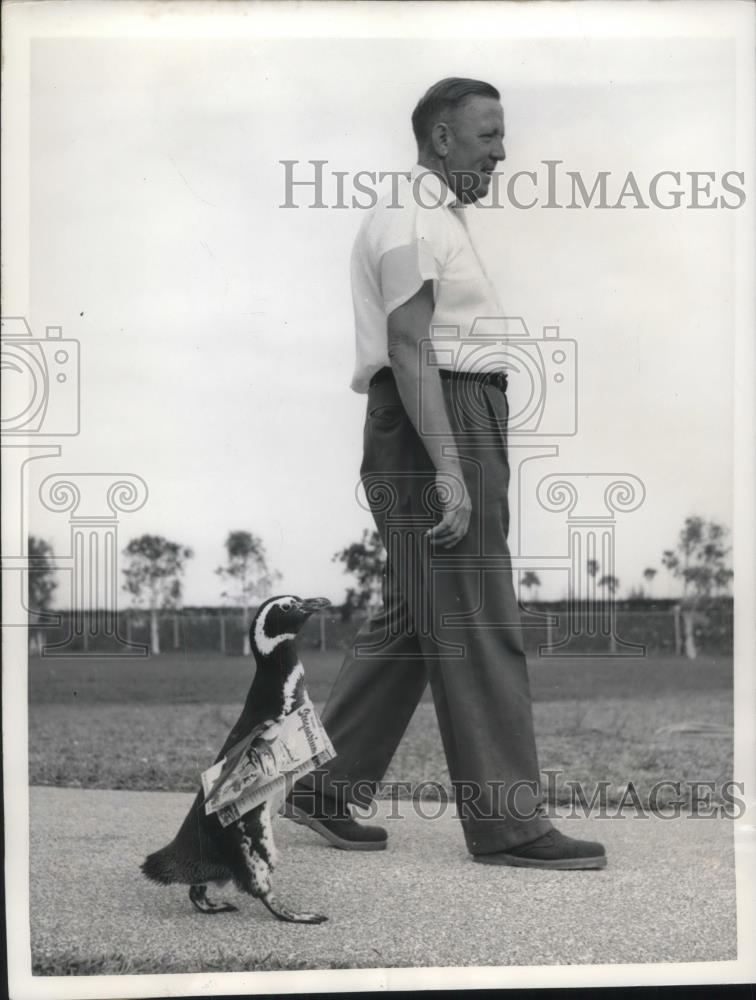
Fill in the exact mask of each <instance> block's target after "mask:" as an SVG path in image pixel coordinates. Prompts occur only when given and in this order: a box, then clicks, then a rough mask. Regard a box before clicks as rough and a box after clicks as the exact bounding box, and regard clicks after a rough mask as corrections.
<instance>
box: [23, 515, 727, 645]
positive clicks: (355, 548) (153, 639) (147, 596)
mask: <svg viewBox="0 0 756 1000" xmlns="http://www.w3.org/2000/svg"><path fill="white" fill-rule="evenodd" d="M727 536H728V530H727V529H726V528H725V527H724V526H723V525H721V524H718V523H716V522H715V521H707V520H705V519H704V518H702V517H699V516H697V515H694V516H690V517H687V518H686V519H685V523H684V525H683V528H682V529H681V531H680V533H679V536H678V539H677V543H676V545H675V546H674V547H673V548H671V549H665V550H664V552H663V553H662V556H661V565H662V566H663V567H665V568H666V569H667V571H668V572H669V573H670V574H671V575H672V577H674V578H676V579H678V580H680V581H681V582H682V586H683V594H682V598H681V600H680V604H679V610H680V616H681V620H682V628H683V636H682V644H683V645H684V651H685V653H686V655H687V656H689V657H691V658H692V657H695V655H696V652H697V650H696V641H695V632H696V627H697V626H698V625H700V624H702V623H703V622H705V620H706V612H707V606H708V605H709V604H710V603H711V602H712V601H713V600H716V599H717V598H719V597H721V596H724V595H725V594H727V593H728V591H729V586H730V583H731V581H732V576H733V571H732V569H731V568H730V566H729V559H728V557H729V555H730V552H731V549H730V547H729V546H728V545H727V544H726V539H727ZM224 548H225V555H226V558H225V563H224V564H223V565H221V566H219V567H218V568H217V569H216V570H215V573H216V575H217V576H218V577H219V578H220V580H221V581H222V583H223V590H222V591H221V593H220V596H221V598H222V599H223V600H224V601H228V602H230V603H231V604H233V605H235V606H237V607H238V608H239V609H240V611H241V618H242V631H243V633H244V653H245V654H247V655H248V654H249V636H248V632H249V624H250V620H251V612H252V609H253V608H254V607H255V606H257V605H258V604H259V603H260V602H261V601H263V600H265V599H266V598H267V597H269V596H271V595H272V594H273V592H274V589H275V587H276V586H277V584H278V582H279V581H280V579H281V574H280V573H279V572H278V571H277V570H275V569H273V568H271V566H270V565H269V563H268V555H267V552H266V549H265V545H264V543H263V541H262V539H261V538H260V537H259V536H258V535H256V534H254V533H253V532H250V531H231V532H229V534H228V536H227V537H226V540H225V543H224ZM123 555H124V557H125V562H126V565H125V566H124V568H123V570H122V572H123V577H124V583H123V587H124V590H125V591H126V592H127V593H128V594H129V595H130V597H131V599H132V603H133V606H134V607H137V608H145V609H146V610H147V611H148V612H149V617H150V648H151V651H152V652H153V653H158V652H159V651H160V637H159V628H158V625H159V614H160V612H162V611H166V610H171V609H173V610H178V609H180V607H181V604H182V598H183V578H184V572H185V569H186V565H187V563H188V561H189V560H190V559H191V558H192V557H193V555H194V553H193V551H192V549H191V548H189V547H188V546H185V545H181V544H180V543H178V542H174V541H171V540H170V539H168V538H165V537H164V536H162V535H151V534H145V535H140V536H139V537H138V538H134V539H132V540H131V541H130V542H129V543H128V545H127V546H126V548H125V549H124V550H123ZM29 557H30V569H29V572H28V579H29V598H30V608H31V609H32V610H33V611H35V612H43V611H47V610H49V608H50V607H51V604H52V600H53V596H54V592H55V589H56V587H57V582H56V580H55V569H54V563H53V551H52V548H51V546H50V545H49V544H48V543H47V542H46V541H45V540H44V539H40V538H37V537H35V536H30V538H29ZM333 561H334V562H340V563H342V564H343V567H344V572H345V573H347V574H349V575H350V576H351V577H352V580H353V585H352V586H350V587H348V588H347V590H346V596H345V600H344V603H343V605H342V606H341V609H340V612H341V617H342V620H344V621H349V620H350V618H351V616H352V614H353V613H354V612H355V611H358V610H359V611H364V612H367V614H368V615H372V614H373V613H375V611H376V610H377V609H378V608H379V607H380V606H381V604H382V594H383V578H384V573H385V567H386V552H385V549H384V547H383V544H382V542H381V538H380V535H379V534H378V532H377V531H375V530H373V531H368V530H367V529H366V530H365V531H363V533H362V536H361V538H360V539H359V540H358V541H355V542H352V543H351V544H350V545H347V546H346V547H345V548H343V549H341V550H340V551H339V552H336V553H334V555H333ZM586 570H587V572H588V574H589V575H590V576H591V577H592V578H594V579H595V578H596V576H598V574H599V572H600V566H599V563H598V562H597V561H596V560H595V559H591V560H588V561H587V564H586ZM657 572H658V570H657V569H656V568H655V567H652V566H649V567H646V569H644V571H643V578H644V580H645V581H646V583H647V584H648V586H649V589H650V587H651V584H652V583H653V580H654V578H655V576H656V574H657ZM619 583H620V581H619V579H618V578H617V577H616V576H614V575H613V574H604V575H602V576H600V577H599V579H598V580H597V582H596V586H598V587H599V588H601V589H602V590H604V591H605V592H607V593H608V595H609V598H610V599H611V600H614V598H615V595H616V593H617V590H618V588H619ZM520 586H521V587H522V588H524V589H525V590H526V591H527V592H528V597H529V598H530V596H531V591H533V592H535V600H537V599H538V589H539V588H540V586H541V581H540V578H539V576H538V574H537V573H536V572H534V571H532V570H528V571H526V572H524V573H523V574H522V575H521V577H520ZM629 596H630V598H631V599H632V598H644V597H645V596H646V594H645V592H644V590H643V587H642V586H641V587H640V588H634V587H633V588H631V590H630V593H629Z"/></svg>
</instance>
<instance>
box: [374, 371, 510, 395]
mask: <svg viewBox="0 0 756 1000" xmlns="http://www.w3.org/2000/svg"><path fill="white" fill-rule="evenodd" d="M438 374H439V375H440V376H441V378H442V379H443V380H444V381H445V382H478V383H480V384H481V385H493V386H495V387H496V388H497V389H501V391H502V392H506V391H507V382H508V379H507V373H506V372H504V371H496V372H453V371H449V370H448V369H446V368H439V370H438ZM393 379H394V372H393V371H392V369H391V368H388V367H387V368H380V369H379V370H378V371H377V372H376V373H375V375H373V377H372V378H371V379H370V385H371V386H374V385H379V384H380V383H381V382H390V381H393Z"/></svg>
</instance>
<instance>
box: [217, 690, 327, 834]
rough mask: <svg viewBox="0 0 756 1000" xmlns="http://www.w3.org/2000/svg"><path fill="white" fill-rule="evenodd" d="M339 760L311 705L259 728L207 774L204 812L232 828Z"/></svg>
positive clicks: (305, 704) (310, 703)
mask: <svg viewBox="0 0 756 1000" xmlns="http://www.w3.org/2000/svg"><path fill="white" fill-rule="evenodd" d="M335 755H336V754H335V751H334V749H333V745H332V744H331V741H330V740H329V738H328V734H327V733H326V731H325V729H324V727H323V723H322V722H321V721H320V719H319V718H318V714H317V712H316V711H315V708H314V706H313V704H312V702H310V701H309V700H308V701H306V702H305V703H304V704H303V705H302V706H300V708H298V709H297V710H296V711H294V712H291V713H290V714H289V715H287V716H285V717H284V719H283V720H282V721H281V722H274V723H271V724H269V725H267V726H259V727H257V729H255V730H253V731H252V733H251V734H250V736H248V737H246V738H245V739H244V740H242V741H241V742H240V743H237V744H236V745H235V746H234V747H232V748H231V749H230V750H229V752H228V754H227V755H226V756H225V757H223V759H222V760H219V761H218V762H217V763H215V764H213V766H212V767H210V768H208V769H207V770H206V771H203V772H202V789H203V791H204V794H205V813H206V815H208V816H210V815H212V814H213V813H216V814H217V816H218V820H219V821H220V823H221V825H222V826H228V825H229V823H233V822H234V820H237V819H239V818H240V817H241V816H243V815H244V814H245V813H247V812H249V810H250V809H254V808H255V806H257V805H259V804H260V803H261V802H264V801H266V800H267V799H271V798H274V797H275V796H277V795H279V794H281V795H283V796H285V795H286V794H287V792H288V790H289V788H291V786H292V785H293V784H294V782H295V781H297V780H298V779H299V778H301V777H302V775H304V774H307V773H308V772H309V771H314V770H315V769H316V768H318V767H320V766H321V765H322V764H324V763H325V762H326V761H328V760H331V759H332V758H333V757H335ZM234 761H235V763H233V762H234ZM229 762H231V766H230V767H229Z"/></svg>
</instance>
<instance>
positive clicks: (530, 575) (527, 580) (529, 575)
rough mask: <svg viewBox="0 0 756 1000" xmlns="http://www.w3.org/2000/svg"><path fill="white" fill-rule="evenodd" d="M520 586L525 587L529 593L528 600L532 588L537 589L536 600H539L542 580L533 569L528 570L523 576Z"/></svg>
mask: <svg viewBox="0 0 756 1000" xmlns="http://www.w3.org/2000/svg"><path fill="white" fill-rule="evenodd" d="M520 586H522V587H524V588H525V589H526V590H527V592H528V598H529V597H530V591H531V589H532V588H534V589H535V599H536V600H538V588H539V587H540V586H541V579H540V577H539V576H538V574H537V573H536V572H534V571H533V570H532V569H529V570H527V571H526V572H525V573H523V574H522V579H521V580H520Z"/></svg>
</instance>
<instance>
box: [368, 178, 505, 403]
mask: <svg viewBox="0 0 756 1000" xmlns="http://www.w3.org/2000/svg"><path fill="white" fill-rule="evenodd" d="M464 213H465V208H464V207H463V206H461V205H458V203H457V200H456V197H455V195H454V194H453V192H452V191H450V190H449V188H448V187H447V186H446V184H445V183H444V181H443V179H442V178H441V177H439V175H438V174H434V173H432V172H430V171H427V170H425V168H423V167H419V166H416V167H415V168H414V169H413V170H412V173H411V175H410V178H409V180H407V179H406V178H405V177H402V178H400V179H399V180H398V182H397V187H396V192H394V191H392V192H391V193H390V194H389V195H387V196H385V197H384V198H382V199H381V200H380V201H379V202H378V203H377V204H376V205H375V207H374V208H372V209H371V210H370V213H369V215H368V216H367V217H366V218H365V220H364V221H363V223H362V225H361V226H360V230H359V232H358V233H357V237H356V239H355V243H354V249H353V250H352V261H351V275H352V299H353V303H354V318H355V335H356V347H357V358H356V365H355V370H354V377H353V378H352V389H354V391H355V392H367V390H368V383H369V382H370V379H371V378H372V376H373V375H374V374H375V373H376V372H377V371H378V370H379V369H380V368H384V367H386V366H387V365H389V357H388V334H387V319H388V316H389V315H390V313H392V312H393V310H394V309H396V308H397V307H398V306H400V305H402V304H403V303H404V302H407V301H408V300H409V299H411V298H412V296H413V295H414V294H415V293H416V292H417V291H418V290H419V289H420V288H421V287H422V285H423V283H424V282H425V281H428V280H431V281H433V295H434V301H435V308H434V311H433V318H432V320H431V327H432V328H433V329H434V346H435V344H436V341H435V335H436V332H437V331H438V330H439V328H444V342H446V339H447V338H448V337H451V341H450V344H451V349H452V352H453V348H454V343H455V342H456V341H457V340H459V341H464V340H465V339H466V338H469V337H470V332H471V329H472V327H473V324H474V323H475V320H476V319H478V318H483V317H485V318H486V319H487V320H491V319H493V320H494V323H495V324H496V321H497V319H499V318H501V321H502V322H505V321H504V319H503V317H504V313H503V310H502V307H501V305H500V303H499V300H498V298H497V295H496V291H495V290H494V288H493V286H492V284H491V282H490V280H489V279H488V276H487V275H486V273H485V271H484V269H483V265H482V264H481V261H480V259H479V257H478V255H477V253H476V251H475V248H474V246H473V244H472V241H471V239H470V235H469V233H468V230H467V224H466V222H465V219H464ZM489 325H490V324H489ZM496 325H498V324H496ZM480 329H481V324H480V323H478V325H477V327H476V332H477V331H478V330H480ZM429 335H430V331H429ZM468 347H469V350H470V356H469V358H467V357H466V356H463V355H464V352H463V354H462V355H460V354H459V352H457V353H455V354H454V359H453V360H452V358H451V354H450V355H449V363H448V364H446V363H444V361H443V356H444V355H443V352H442V351H441V350H440V348H441V344H440V343H439V351H438V358H439V362H438V363H439V365H440V366H441V367H448V368H455V369H456V370H459V371H472V370H480V369H481V368H485V367H490V366H487V365H486V364H483V363H481V352H480V351H475V350H474V349H473V345H472V343H470V344H469V345H468ZM485 353H486V352H485V351H484V352H483V354H485ZM489 353H490V352H489ZM476 358H477V360H476ZM499 366H500V365H499Z"/></svg>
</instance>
